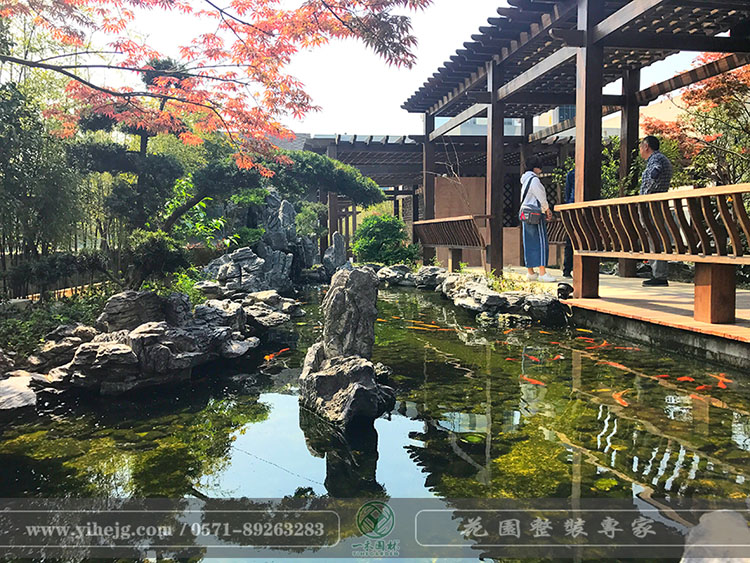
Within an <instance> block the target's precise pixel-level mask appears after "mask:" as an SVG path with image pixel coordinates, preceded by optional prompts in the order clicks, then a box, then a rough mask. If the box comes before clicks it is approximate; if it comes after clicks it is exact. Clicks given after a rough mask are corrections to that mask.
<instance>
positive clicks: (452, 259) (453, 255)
mask: <svg viewBox="0 0 750 563" xmlns="http://www.w3.org/2000/svg"><path fill="white" fill-rule="evenodd" d="M462 260H463V251H462V250H461V249H460V248H451V249H449V251H448V271H449V272H458V270H459V269H460V264H461V261H462Z"/></svg>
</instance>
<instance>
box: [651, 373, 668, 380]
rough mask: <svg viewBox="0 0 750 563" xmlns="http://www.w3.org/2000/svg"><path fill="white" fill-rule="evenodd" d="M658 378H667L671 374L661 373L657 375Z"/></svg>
mask: <svg viewBox="0 0 750 563" xmlns="http://www.w3.org/2000/svg"><path fill="white" fill-rule="evenodd" d="M654 377H655V378H656V379H667V378H668V377H669V374H666V373H662V374H661V375H655V376H654Z"/></svg>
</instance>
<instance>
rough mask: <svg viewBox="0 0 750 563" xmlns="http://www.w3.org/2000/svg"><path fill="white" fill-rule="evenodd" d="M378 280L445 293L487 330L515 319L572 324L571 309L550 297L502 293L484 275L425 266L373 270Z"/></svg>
mask: <svg viewBox="0 0 750 563" xmlns="http://www.w3.org/2000/svg"><path fill="white" fill-rule="evenodd" d="M366 267H371V268H373V269H375V270H376V273H377V276H378V279H379V280H380V282H381V283H383V284H385V285H386V286H391V287H393V286H402V287H416V288H417V289H421V290H425V291H435V292H438V293H441V294H442V295H443V296H444V297H445V298H446V299H450V300H451V301H453V304H454V305H456V306H457V307H462V308H463V309H467V310H469V311H473V312H475V313H477V321H478V322H479V323H480V324H481V325H482V326H485V327H492V326H504V325H505V324H507V321H508V320H509V316H510V318H513V317H514V316H523V317H528V318H529V319H530V320H531V321H532V322H536V323H540V324H543V325H545V326H565V325H566V324H568V319H569V312H568V308H567V307H566V306H565V305H563V304H562V303H561V302H560V300H559V299H557V297H555V296H553V295H551V294H549V293H532V292H529V291H504V292H498V291H495V290H493V289H492V288H491V287H490V283H491V282H490V280H489V279H488V278H487V277H486V276H483V275H481V274H461V273H450V272H448V271H447V270H446V269H445V268H441V267H439V266H423V267H422V268H420V269H419V270H418V271H417V272H416V273H414V272H412V270H411V268H409V266H406V265H404V264H399V265H397V266H386V267H380V266H373V265H370V264H368V265H366Z"/></svg>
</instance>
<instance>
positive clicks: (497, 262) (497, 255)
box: [485, 62, 505, 275]
mask: <svg viewBox="0 0 750 563" xmlns="http://www.w3.org/2000/svg"><path fill="white" fill-rule="evenodd" d="M501 75H502V74H501V71H500V69H499V68H498V66H497V64H496V63H495V62H490V63H488V66H487V89H488V90H489V92H490V99H491V102H490V104H489V106H488V107H487V180H486V188H485V194H486V202H485V209H486V210H487V211H486V213H487V215H492V218H491V219H488V220H487V225H488V229H487V240H486V242H487V245H488V255H487V261H486V264H487V268H488V269H489V271H492V270H494V271H495V273H496V274H497V275H502V271H503V215H504V208H503V207H504V205H505V198H504V193H503V192H504V191H505V165H504V162H503V160H504V151H505V104H503V103H500V102H498V101H497V100H496V96H497V91H498V89H499V88H500V86H501Z"/></svg>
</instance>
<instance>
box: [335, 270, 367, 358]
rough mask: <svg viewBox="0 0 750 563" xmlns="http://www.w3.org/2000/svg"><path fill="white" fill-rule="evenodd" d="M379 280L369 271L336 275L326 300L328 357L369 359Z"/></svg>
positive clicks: (353, 271)
mask: <svg viewBox="0 0 750 563" xmlns="http://www.w3.org/2000/svg"><path fill="white" fill-rule="evenodd" d="M377 299H378V279H377V277H375V276H374V275H373V273H372V271H370V270H365V269H354V270H351V271H347V270H342V271H339V272H336V274H335V275H334V276H333V280H331V287H330V288H329V289H328V293H326V296H325V299H324V300H323V305H322V308H323V344H324V346H325V352H326V357H327V358H334V357H336V356H361V357H363V358H368V359H369V358H370V357H371V356H372V347H373V345H374V344H375V319H376V318H377V316H378V309H377Z"/></svg>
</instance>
